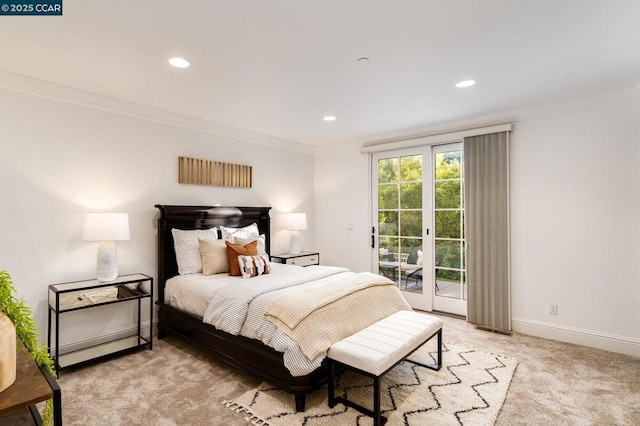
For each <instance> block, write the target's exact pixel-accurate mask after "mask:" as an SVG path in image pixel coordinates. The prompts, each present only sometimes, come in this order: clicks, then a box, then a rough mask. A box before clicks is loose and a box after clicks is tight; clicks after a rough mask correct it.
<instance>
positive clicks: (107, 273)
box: [82, 213, 129, 283]
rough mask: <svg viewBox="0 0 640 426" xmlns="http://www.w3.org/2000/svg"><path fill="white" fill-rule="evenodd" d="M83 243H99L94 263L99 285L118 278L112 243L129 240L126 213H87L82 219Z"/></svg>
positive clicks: (114, 249)
mask: <svg viewBox="0 0 640 426" xmlns="http://www.w3.org/2000/svg"><path fill="white" fill-rule="evenodd" d="M82 239H83V240H84V241H100V242H101V244H100V246H99V247H98V257H97V261H96V278H97V279H98V281H100V282H101V283H105V282H110V281H113V280H115V279H116V277H117V276H118V256H117V253H116V245H115V243H114V241H122V240H128V239H129V215H128V214H127V213H87V214H86V216H85V218H84V235H83V237H82Z"/></svg>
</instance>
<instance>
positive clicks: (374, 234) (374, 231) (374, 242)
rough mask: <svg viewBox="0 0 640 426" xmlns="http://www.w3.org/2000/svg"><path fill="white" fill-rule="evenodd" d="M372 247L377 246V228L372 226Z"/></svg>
mask: <svg viewBox="0 0 640 426" xmlns="http://www.w3.org/2000/svg"><path fill="white" fill-rule="evenodd" d="M371 248H376V228H375V226H372V227H371Z"/></svg>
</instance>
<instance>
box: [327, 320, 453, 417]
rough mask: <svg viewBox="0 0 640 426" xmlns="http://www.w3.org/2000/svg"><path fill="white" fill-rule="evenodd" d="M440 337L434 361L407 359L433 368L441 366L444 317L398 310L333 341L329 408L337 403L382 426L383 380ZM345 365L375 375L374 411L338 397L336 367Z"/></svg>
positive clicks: (437, 368)
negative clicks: (429, 362) (381, 393)
mask: <svg viewBox="0 0 640 426" xmlns="http://www.w3.org/2000/svg"><path fill="white" fill-rule="evenodd" d="M436 335H437V336H438V349H437V350H438V356H437V361H436V363H435V364H423V363H420V362H417V361H413V360H410V359H407V361H409V362H412V363H414V364H418V365H422V366H424V367H427V368H430V369H432V370H439V369H440V367H441V366H442V320H441V319H439V318H436V317H434V316H431V315H426V314H421V313H418V312H412V311H398V312H396V313H394V314H392V315H389V316H388V317H386V318H383V319H381V320H380V321H378V322H376V323H375V324H372V325H370V326H369V327H367V328H365V329H363V330H361V331H359V332H357V333H356V334H354V335H352V336H349V337H347V338H345V339H342V340H340V341H339V342H337V343H334V344H333V345H332V346H331V348H330V349H329V353H328V355H327V358H328V359H329V371H330V373H329V385H328V390H329V407H332V408H333V407H334V406H335V405H336V404H337V403H338V402H341V403H343V404H344V405H347V406H349V407H352V408H354V409H356V410H358V411H360V412H361V413H363V414H366V415H368V416H371V417H373V424H374V426H379V425H382V424H384V423H385V422H386V420H387V419H386V418H385V417H383V416H382V415H381V414H380V379H381V378H382V376H384V375H385V374H387V373H388V372H389V371H391V370H392V369H393V367H395V365H396V364H398V363H399V362H401V361H402V360H404V359H405V358H406V357H407V356H409V355H410V354H411V353H413V352H414V351H415V350H417V349H418V348H419V347H420V346H422V345H423V344H424V343H426V342H427V341H428V340H430V339H431V338H432V337H433V336H436ZM337 365H342V366H344V367H346V368H347V369H351V370H355V371H357V372H359V373H361V374H364V375H366V376H368V377H372V378H373V411H371V410H369V409H367V408H365V407H363V406H362V405H359V404H356V403H354V402H353V401H349V400H347V399H346V398H343V397H336V396H335V373H336V366H337Z"/></svg>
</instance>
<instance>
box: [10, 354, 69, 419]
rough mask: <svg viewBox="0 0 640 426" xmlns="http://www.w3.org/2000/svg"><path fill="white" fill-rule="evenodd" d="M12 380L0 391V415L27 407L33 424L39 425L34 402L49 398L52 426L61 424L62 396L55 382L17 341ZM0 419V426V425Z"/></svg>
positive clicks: (38, 416) (38, 415) (39, 417)
mask: <svg viewBox="0 0 640 426" xmlns="http://www.w3.org/2000/svg"><path fill="white" fill-rule="evenodd" d="M16 364H17V365H16V381H15V382H14V383H13V384H12V385H11V386H9V387H8V388H7V389H5V390H3V391H2V392H0V416H2V415H4V414H7V413H10V412H12V411H15V410H19V409H24V408H28V409H29V411H30V412H31V416H32V417H33V420H34V422H35V423H36V424H37V425H41V424H42V417H41V416H40V413H39V412H38V409H37V408H36V404H37V403H38V402H43V401H46V400H48V399H51V398H53V424H54V425H55V426H61V425H62V395H61V393H60V386H59V385H58V382H57V381H56V379H54V378H53V376H52V375H51V373H49V371H48V370H47V369H46V368H43V367H39V366H38V365H37V364H36V363H35V361H34V360H33V359H32V358H31V356H30V355H29V353H28V352H27V348H25V346H24V345H23V344H22V342H20V343H19V344H18V356H17V362H16ZM2 423H3V422H2V418H1V417H0V424H2Z"/></svg>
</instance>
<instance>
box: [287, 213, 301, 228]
mask: <svg viewBox="0 0 640 426" xmlns="http://www.w3.org/2000/svg"><path fill="white" fill-rule="evenodd" d="M284 228H285V229H289V230H291V231H304V230H305V229H307V214H306V213H285V215H284Z"/></svg>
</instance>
